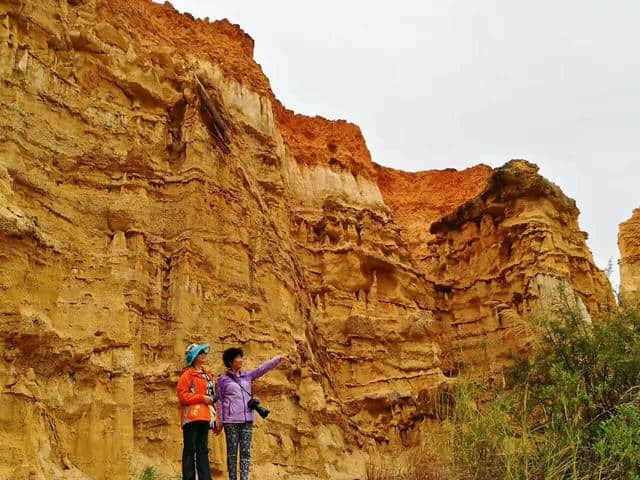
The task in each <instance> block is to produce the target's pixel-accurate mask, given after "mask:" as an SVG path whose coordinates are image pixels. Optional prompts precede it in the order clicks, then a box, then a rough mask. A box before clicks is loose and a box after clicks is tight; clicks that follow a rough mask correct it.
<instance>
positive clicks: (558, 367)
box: [443, 310, 640, 480]
mask: <svg viewBox="0 0 640 480" xmlns="http://www.w3.org/2000/svg"><path fill="white" fill-rule="evenodd" d="M622 312H623V313H620V314H619V315H617V316H615V317H614V318H611V319H609V320H607V321H604V322H598V323H596V324H594V325H590V324H588V323H585V322H584V320H583V319H582V318H581V316H580V315H579V314H578V313H576V312H572V311H570V310H567V311H565V312H563V313H562V314H561V315H550V316H547V317H545V318H538V319H536V320H535V321H534V323H535V324H536V326H537V328H538V330H539V332H540V336H541V342H540V344H541V345H542V347H541V348H540V349H539V351H538V352H537V353H535V354H534V355H533V356H531V357H529V358H519V359H514V366H513V367H512V368H510V369H509V370H508V371H507V384H508V388H507V389H506V390H504V391H495V390H490V389H489V388H487V387H484V386H482V385H481V384H475V385H474V384H473V383H472V382H468V381H467V382H465V381H461V382H458V385H457V387H456V389H455V391H454V393H453V394H452V401H451V399H449V401H448V402H449V403H453V407H451V408H449V407H448V408H447V410H446V411H447V412H448V415H447V418H446V419H444V421H443V423H444V424H446V425H448V426H449V428H450V431H451V435H450V438H451V440H450V445H449V448H450V449H451V457H452V458H453V459H454V460H453V463H454V470H455V475H454V476H452V478H458V479H465V480H466V479H469V480H471V479H479V480H484V479H491V480H502V479H504V480H538V479H539V480H565V479H566V480H587V479H589V480H591V479H597V480H631V479H634V480H640V412H639V411H638V408H637V407H636V405H635V398H636V395H637V394H638V390H639V387H638V386H639V385H640V317H639V316H638V314H637V312H633V311H629V310H623V311H622ZM480 399H482V401H480Z"/></svg>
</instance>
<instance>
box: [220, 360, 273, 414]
mask: <svg viewBox="0 0 640 480" xmlns="http://www.w3.org/2000/svg"><path fill="white" fill-rule="evenodd" d="M281 359H282V357H276V358H274V359H272V360H269V361H268V362H265V363H263V364H262V365H260V366H259V367H258V368H256V369H255V370H251V371H250V372H243V371H240V375H239V376H238V377H236V378H237V380H238V381H239V382H240V385H242V387H243V388H244V390H246V392H245V391H244V390H242V388H240V386H239V385H238V384H237V383H236V382H234V381H233V380H232V379H231V378H229V376H228V375H227V374H226V373H225V374H224V375H221V376H220V378H219V379H218V399H219V402H220V420H221V421H222V423H244V422H253V420H254V415H253V410H250V409H249V407H247V402H248V401H249V399H250V398H251V396H250V395H249V394H250V393H251V383H252V382H253V381H254V380H255V379H256V378H260V377H261V376H262V375H264V374H265V373H267V372H268V371H269V370H271V369H273V368H275V367H276V366H277V365H278V364H279V363H280V360H281ZM232 375H233V374H232ZM247 392H248V393H247Z"/></svg>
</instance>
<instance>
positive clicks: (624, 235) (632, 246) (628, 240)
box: [618, 209, 640, 302]
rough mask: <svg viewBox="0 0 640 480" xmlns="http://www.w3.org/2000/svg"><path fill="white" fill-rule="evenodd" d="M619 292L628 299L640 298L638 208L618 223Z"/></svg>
mask: <svg viewBox="0 0 640 480" xmlns="http://www.w3.org/2000/svg"><path fill="white" fill-rule="evenodd" d="M618 246H619V247H620V293H621V295H622V297H623V298H624V299H626V300H628V301H634V302H637V301H638V300H639V299H640V209H636V210H634V212H633V215H632V216H631V218H630V219H629V220H627V221H626V222H624V223H622V224H621V225H620V233H619V234H618Z"/></svg>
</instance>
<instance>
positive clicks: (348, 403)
mask: <svg viewBox="0 0 640 480" xmlns="http://www.w3.org/2000/svg"><path fill="white" fill-rule="evenodd" d="M196 75H197V77H198V78H199V79H200V80H201V81H202V84H203V87H204V90H205V93H206V95H207V96H208V97H209V98H210V100H211V102H212V105H214V108H215V111H216V112H217V113H218V114H219V115H220V119H218V120H220V122H221V123H219V125H225V126H226V127H228V131H226V132H225V135H223V137H224V139H225V141H224V145H221V144H220V143H219V142H216V141H215V138H212V136H211V132H212V131H214V132H215V128H214V130H212V126H211V123H210V122H211V115H206V114H204V113H203V112H202V110H201V102H202V101H203V100H202V99H203V98H206V97H203V95H202V92H200V93H198V91H197V82H196V80H195V78H196ZM0 78H1V79H2V86H1V87H0V107H1V108H2V111H3V115H2V116H0V266H1V268H0V306H1V307H0V442H1V444H2V445H3V448H2V449H0V478H3V477H10V478H15V479H17V480H23V479H29V480H31V479H71V478H75V479H84V478H86V479H96V480H104V479H110V480H111V479H114V480H120V479H125V478H127V476H128V474H129V473H130V471H131V469H132V468H138V467H140V466H144V465H158V466H160V467H161V468H163V469H166V470H168V471H170V470H172V469H174V470H175V469H176V468H177V466H178V464H179V459H180V451H181V436H180V428H179V425H178V410H177V403H176V398H175V383H176V381H177V378H178V375H179V373H180V368H181V359H182V355H183V352H184V348H185V346H186V345H187V344H189V343H191V342H194V341H198V342H204V341H206V342H208V343H211V345H212V349H213V352H214V353H213V354H212V355H211V360H212V362H213V363H212V365H211V367H212V368H213V369H214V370H215V371H218V372H221V371H222V370H221V365H219V364H218V363H217V362H218V360H217V359H218V357H219V354H220V353H221V352H222V350H223V349H224V348H226V347H228V346H229V345H238V344H241V345H243V346H244V347H245V350H246V351H247V353H248V358H247V360H248V362H249V363H258V362H259V361H261V360H264V359H266V358H268V357H270V356H272V355H274V354H276V353H286V354H289V355H291V356H292V357H293V358H295V365H294V367H293V368H291V369H289V370H282V369H280V370H277V371H275V372H273V373H272V374H270V375H269V376H267V377H265V378H264V380H261V381H260V384H259V385H258V386H257V393H258V395H260V397H261V398H262V399H263V400H264V402H265V404H267V405H269V406H270V407H271V409H272V412H273V413H272V415H271V416H270V417H269V420H268V421H267V422H264V423H262V422H261V423H259V424H258V428H257V429H256V433H255V436H256V441H255V448H254V473H255V474H256V475H257V476H261V477H264V478H273V479H277V478H283V479H284V478H296V479H319V478H332V479H340V478H344V479H348V478H349V479H351V478H362V477H363V475H364V470H363V469H364V465H365V461H366V459H367V454H368V452H381V451H384V450H388V451H391V452H393V451H394V450H395V449H397V448H399V446H400V445H411V444H417V443H419V442H420V435H419V433H420V429H421V425H422V422H423V420H424V419H425V418H426V417H428V416H429V415H430V414H431V412H430V410H429V401H428V400H429V398H430V392H431V390H432V389H433V388H434V387H436V386H437V385H439V384H441V383H443V382H447V381H449V379H450V377H452V376H455V374H456V373H457V372H458V371H459V370H460V369H461V368H463V367H466V366H468V367H469V368H485V367H488V368H489V370H490V372H497V371H499V368H500V366H502V365H503V364H504V363H505V362H506V354H507V353H510V352H521V353H522V352H526V351H527V348H528V346H529V344H530V342H531V337H530V333H529V329H528V324H527V322H526V318H525V317H526V314H528V313H530V312H534V311H536V310H540V309H545V308H550V307H551V308H552V307H553V305H554V303H555V302H557V301H558V298H557V292H558V291H559V290H563V291H565V292H568V296H565V297H563V298H565V299H566V298H569V299H570V301H571V302H573V303H574V304H575V306H577V307H578V308H581V309H582V310H583V312H584V315H585V318H587V317H589V318H591V317H594V318H596V317H598V316H599V315H600V314H601V313H602V312H604V311H606V310H607V309H608V308H610V306H611V305H612V303H613V299H612V295H611V289H610V287H609V285H608V282H607V281H606V278H605V277H604V276H603V274H602V272H601V271H599V270H598V269H597V268H596V267H595V265H594V264H593V260H592V258H591V254H590V253H589V250H588V248H587V246H586V242H585V241H586V235H585V234H583V233H582V232H580V230H579V227H578V223H577V216H578V210H577V208H576V206H575V204H574V203H573V201H571V200H569V199H568V198H567V197H566V196H564V195H563V194H562V192H561V191H560V190H559V188H558V187H556V186H555V185H553V184H551V183H549V182H548V181H546V180H545V179H544V178H542V177H541V176H540V175H539V174H538V173H537V168H536V167H535V166H533V165H531V164H529V163H527V162H524V161H514V162H510V163H509V164H507V165H505V166H504V167H502V168H500V169H496V170H492V169H490V168H489V167H486V166H482V165H481V166H478V167H474V168H472V169H469V170H466V171H462V172H456V171H433V172H421V173H405V172H399V171H396V170H391V169H388V168H385V167H381V166H378V165H375V164H374V163H373V162H372V161H371V157H370V154H369V151H368V149H367V147H366V143H365V141H364V139H363V137H362V134H361V132H360V130H359V128H358V127H356V126H355V125H352V124H349V123H347V122H344V121H328V120H326V119H323V118H320V117H315V118H309V117H304V116H301V115H296V114H294V113H292V112H290V111H288V110H286V109H285V108H284V107H283V106H282V105H281V104H280V103H279V102H278V101H277V99H276V98H275V97H274V95H273V93H272V91H271V88H270V86H269V82H268V80H267V79H266V77H265V76H264V75H263V73H262V71H261V69H260V67H259V65H257V64H256V63H255V61H254V60H253V40H252V39H251V38H250V37H249V36H248V35H246V34H245V33H244V32H243V31H242V30H241V29H240V28H239V27H237V26H235V25H232V24H230V23H229V22H227V21H216V22H208V21H203V20H195V19H193V18H189V17H188V16H185V15H180V14H179V13H178V12H176V11H175V10H174V9H173V8H172V7H171V6H170V5H169V4H165V5H158V4H154V3H151V2H150V1H148V0H133V1H131V0H128V1H125V0H112V1H109V2H106V1H98V0H82V1H73V2H71V1H66V0H41V1H37V2H36V1H35V0H11V1H6V2H3V3H1V4H0ZM219 133H220V132H218V134H219ZM227 149H228V150H227ZM621 238H622V237H621ZM625 245H626V244H625ZM630 271H631V270H630ZM631 275H633V274H631ZM624 276H625V278H627V277H628V275H626V274H625V275H624ZM223 454H224V445H223V443H222V439H221V437H217V438H215V439H214V440H213V441H212V457H213V461H214V467H215V468H216V469H217V470H218V471H222V470H223V469H224V466H223V464H222V461H221V459H222V457H223Z"/></svg>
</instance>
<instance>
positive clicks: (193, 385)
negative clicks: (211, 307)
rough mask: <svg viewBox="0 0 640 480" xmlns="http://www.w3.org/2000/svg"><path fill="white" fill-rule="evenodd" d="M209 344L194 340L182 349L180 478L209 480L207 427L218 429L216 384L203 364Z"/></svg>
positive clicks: (179, 386) (179, 395)
mask: <svg viewBox="0 0 640 480" xmlns="http://www.w3.org/2000/svg"><path fill="white" fill-rule="evenodd" d="M208 353H209V345H206V344H205V345H197V344H195V343H193V344H191V345H189V346H188V347H187V351H186V352H185V363H186V365H187V366H186V368H185V369H184V370H183V371H182V374H181V375H180V380H178V389H177V390H178V400H179V401H180V423H181V424H182V437H183V441H184V448H183V450H182V480H195V479H196V470H197V471H198V480H211V467H210V466H209V429H213V430H214V432H215V434H216V435H218V434H219V433H220V431H221V425H220V420H219V419H220V416H219V412H218V409H219V407H218V401H217V397H216V386H215V380H214V377H213V375H211V374H210V373H209V371H208V370H207V369H206V368H205V367H204V361H205V358H206V356H207V354H208Z"/></svg>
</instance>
